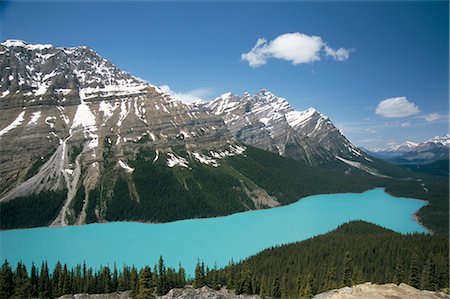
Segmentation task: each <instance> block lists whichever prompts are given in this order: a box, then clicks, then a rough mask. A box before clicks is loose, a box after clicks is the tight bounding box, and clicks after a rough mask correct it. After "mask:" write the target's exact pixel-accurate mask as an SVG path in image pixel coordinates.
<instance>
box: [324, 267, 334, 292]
mask: <svg viewBox="0 0 450 299" xmlns="http://www.w3.org/2000/svg"><path fill="white" fill-rule="evenodd" d="M336 287H337V278H336V266H335V265H334V263H332V264H331V265H330V266H328V268H327V274H326V278H325V283H324V287H323V288H324V290H326V291H328V290H332V289H334V288H336Z"/></svg>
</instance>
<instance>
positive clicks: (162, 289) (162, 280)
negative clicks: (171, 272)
mask: <svg viewBox="0 0 450 299" xmlns="http://www.w3.org/2000/svg"><path fill="white" fill-rule="evenodd" d="M166 278H167V277H166V266H165V265H164V260H163V257H162V255H161V256H160V257H159V260H158V279H157V282H156V294H158V295H159V296H161V295H165V294H166V293H167V292H168V290H167V282H166Z"/></svg>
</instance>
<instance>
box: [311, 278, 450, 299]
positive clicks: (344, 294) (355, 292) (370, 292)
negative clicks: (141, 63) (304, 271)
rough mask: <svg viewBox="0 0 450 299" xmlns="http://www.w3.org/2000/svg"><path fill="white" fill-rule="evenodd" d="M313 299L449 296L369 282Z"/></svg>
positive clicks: (428, 297) (408, 298)
mask: <svg viewBox="0 0 450 299" xmlns="http://www.w3.org/2000/svg"><path fill="white" fill-rule="evenodd" d="M314 298H315V299H344V298H345V299H357V298H365V299H438V298H450V296H449V295H448V294H445V293H442V292H432V291H422V290H418V289H416V288H413V287H412V286H409V285H407V284H405V283H402V284H400V285H396V284H393V283H389V284H383V285H377V284H372V283H370V282H367V283H364V284H359V285H356V286H353V287H351V288H350V287H344V288H341V289H336V290H332V291H328V292H325V293H321V294H318V295H316V296H314Z"/></svg>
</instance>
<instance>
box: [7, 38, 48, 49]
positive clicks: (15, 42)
mask: <svg viewBox="0 0 450 299" xmlns="http://www.w3.org/2000/svg"><path fill="white" fill-rule="evenodd" d="M1 45H2V46H4V47H8V48H9V47H22V48H26V49H27V50H43V49H48V48H53V45H51V44H29V43H27V42H26V41H23V40H20V39H8V40H6V41H4V42H2V43H1Z"/></svg>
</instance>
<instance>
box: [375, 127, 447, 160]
mask: <svg viewBox="0 0 450 299" xmlns="http://www.w3.org/2000/svg"><path fill="white" fill-rule="evenodd" d="M449 148H450V135H449V134H448V135H444V136H436V137H433V138H431V139H429V140H427V141H425V142H421V143H416V142H411V141H406V142H404V143H402V144H399V145H393V146H390V147H388V148H385V149H378V150H372V151H370V153H371V154H372V155H375V156H378V157H380V158H396V159H397V161H402V160H403V161H404V162H412V163H413V162H414V163H424V164H427V163H433V162H436V161H438V160H448V158H449V156H448V155H449Z"/></svg>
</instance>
